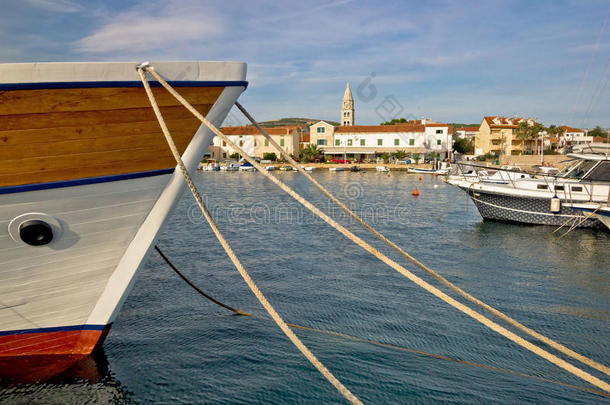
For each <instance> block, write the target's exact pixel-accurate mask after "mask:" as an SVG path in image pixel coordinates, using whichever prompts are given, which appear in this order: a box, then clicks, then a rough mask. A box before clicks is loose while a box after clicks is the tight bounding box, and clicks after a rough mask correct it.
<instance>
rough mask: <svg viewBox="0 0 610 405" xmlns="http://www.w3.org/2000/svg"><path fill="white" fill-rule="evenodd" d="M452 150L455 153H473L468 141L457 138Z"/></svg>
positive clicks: (470, 142) (472, 145)
mask: <svg viewBox="0 0 610 405" xmlns="http://www.w3.org/2000/svg"><path fill="white" fill-rule="evenodd" d="M453 150H455V151H456V152H457V153H465V154H466V153H473V152H474V144H473V143H472V141H471V140H469V139H466V138H457V139H456V140H455V142H454V143H453Z"/></svg>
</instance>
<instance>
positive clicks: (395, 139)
mask: <svg viewBox="0 0 610 405" xmlns="http://www.w3.org/2000/svg"><path fill="white" fill-rule="evenodd" d="M398 145H400V139H398V138H394V146H398Z"/></svg>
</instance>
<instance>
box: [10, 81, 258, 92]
mask: <svg viewBox="0 0 610 405" xmlns="http://www.w3.org/2000/svg"><path fill="white" fill-rule="evenodd" d="M168 83H169V84H170V85H171V86H172V87H228V86H241V87H246V88H247V87H248V82H246V81H170V82H168ZM150 86H151V87H161V84H160V83H159V82H154V81H151V82H150ZM107 87H143V85H142V82H140V81H106V82H102V81H100V82H44V83H0V90H46V89H91V88H107Z"/></svg>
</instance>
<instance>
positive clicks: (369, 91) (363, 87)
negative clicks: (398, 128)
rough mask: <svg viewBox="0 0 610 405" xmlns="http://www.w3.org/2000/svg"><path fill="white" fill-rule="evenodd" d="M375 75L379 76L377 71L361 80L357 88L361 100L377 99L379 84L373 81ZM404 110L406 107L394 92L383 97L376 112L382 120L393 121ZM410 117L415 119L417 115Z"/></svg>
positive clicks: (357, 94) (409, 116) (367, 101)
mask: <svg viewBox="0 0 610 405" xmlns="http://www.w3.org/2000/svg"><path fill="white" fill-rule="evenodd" d="M375 77H377V73H375V72H371V74H370V75H368V76H367V77H365V78H364V80H362V81H361V82H360V84H359V85H358V87H357V88H356V96H357V97H358V100H359V101H362V102H364V103H370V102H372V101H375V100H377V93H378V91H377V86H375V84H374V83H373V79H374V78H375ZM404 111H405V107H404V106H403V105H402V104H401V103H400V101H398V99H397V98H396V96H394V95H393V94H390V95H387V96H385V97H383V99H382V100H381V101H380V102H378V104H377V106H376V107H375V113H376V114H377V116H378V117H379V118H380V119H381V120H382V121H391V120H393V119H395V118H398V117H399V116H400V115H401V114H402V113H403V112H404ZM408 118H413V119H415V116H413V115H412V114H409V115H408Z"/></svg>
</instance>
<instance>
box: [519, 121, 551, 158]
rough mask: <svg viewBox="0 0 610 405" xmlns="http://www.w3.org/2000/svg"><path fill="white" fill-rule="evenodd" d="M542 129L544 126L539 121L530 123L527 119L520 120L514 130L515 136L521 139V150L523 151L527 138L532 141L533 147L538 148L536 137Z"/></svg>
mask: <svg viewBox="0 0 610 405" xmlns="http://www.w3.org/2000/svg"><path fill="white" fill-rule="evenodd" d="M544 130H546V128H545V127H544V125H542V124H540V123H539V122H534V123H533V124H530V123H528V122H527V121H521V122H520V123H519V125H518V127H517V130H516V134H517V138H519V139H521V140H522V141H523V142H521V152H522V153H523V152H524V146H525V141H528V140H531V141H534V144H535V149H536V150H538V137H539V134H540V132H543V131H544Z"/></svg>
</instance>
